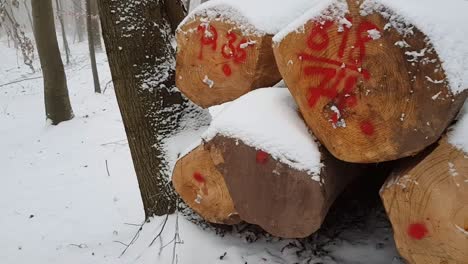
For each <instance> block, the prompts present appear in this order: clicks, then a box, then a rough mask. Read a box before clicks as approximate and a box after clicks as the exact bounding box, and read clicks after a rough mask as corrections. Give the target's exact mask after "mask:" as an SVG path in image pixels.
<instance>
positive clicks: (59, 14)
mask: <svg viewBox="0 0 468 264" xmlns="http://www.w3.org/2000/svg"><path fill="white" fill-rule="evenodd" d="M55 6H56V8H57V17H58V19H59V22H60V28H61V29H62V40H63V49H64V50H65V55H66V57H67V65H68V64H69V63H70V47H68V41H67V33H66V32H65V31H66V30H65V23H64V22H63V10H62V5H61V3H60V1H59V0H55Z"/></svg>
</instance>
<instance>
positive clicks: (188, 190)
mask: <svg viewBox="0 0 468 264" xmlns="http://www.w3.org/2000/svg"><path fill="white" fill-rule="evenodd" d="M172 183H173V185H174V188H175V190H176V191H177V193H178V194H179V195H180V196H181V198H182V199H183V200H184V202H185V203H187V205H188V206H190V208H192V209H193V210H194V211H195V212H197V213H198V214H199V215H200V216H201V217H202V218H203V219H205V220H206V221H208V222H211V223H217V224H237V223H239V222H240V219H239V216H238V214H237V212H236V210H235V209H234V204H233V202H232V199H231V196H230V195H229V191H228V190H227V187H226V184H225V182H224V179H223V176H222V175H221V174H220V173H219V172H218V170H216V168H215V167H214V164H213V161H212V160H211V157H210V152H209V151H207V150H205V148H204V146H203V145H201V146H198V147H197V148H196V149H194V150H192V151H191V152H190V153H188V154H187V155H185V156H184V157H182V158H181V159H179V161H178V162H177V164H176V166H175V168H174V172H173V176H172Z"/></svg>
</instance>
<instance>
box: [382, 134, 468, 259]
mask: <svg viewBox="0 0 468 264" xmlns="http://www.w3.org/2000/svg"><path fill="white" fill-rule="evenodd" d="M425 155H426V156H424V155H422V156H420V157H416V158H415V160H413V161H410V162H406V164H404V165H402V167H401V168H399V169H398V170H397V171H395V172H394V173H393V175H392V176H391V177H390V178H389V179H388V180H387V182H386V183H385V185H384V186H383V187H382V190H381V194H380V195H381V197H382V200H383V202H384V205H385V208H386V210H387V213H388V216H389V218H390V221H391V222H392V226H393V230H394V233H395V241H396V244H397V247H398V250H399V251H400V254H401V255H402V256H403V257H404V258H405V259H406V260H407V261H408V263H409V264H444V263H445V264H467V263H468V156H467V155H466V154H465V153H462V152H461V151H459V150H457V149H455V148H454V147H453V146H451V145H450V144H449V143H448V142H447V139H446V138H443V139H442V140H441V141H440V142H439V145H438V146H437V147H436V148H435V149H434V150H433V151H432V152H431V153H429V154H425ZM415 224H416V230H415ZM421 228H423V230H424V229H425V231H424V232H422V230H421Z"/></svg>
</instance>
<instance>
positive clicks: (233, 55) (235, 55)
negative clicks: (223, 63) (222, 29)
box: [221, 32, 247, 64]
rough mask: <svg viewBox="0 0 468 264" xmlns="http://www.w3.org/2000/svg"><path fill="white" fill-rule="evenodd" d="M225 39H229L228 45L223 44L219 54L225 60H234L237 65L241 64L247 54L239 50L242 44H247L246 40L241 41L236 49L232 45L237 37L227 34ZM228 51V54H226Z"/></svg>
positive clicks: (230, 33) (232, 33) (241, 49)
mask: <svg viewBox="0 0 468 264" xmlns="http://www.w3.org/2000/svg"><path fill="white" fill-rule="evenodd" d="M226 37H227V38H228V39H229V41H228V44H224V45H223V47H222V49H221V54H222V55H223V57H224V58H225V59H234V62H235V63H237V64H240V63H243V62H244V61H245V60H246V59H247V52H246V51H245V49H243V48H241V45H242V44H245V43H247V40H246V39H242V40H241V41H240V42H239V44H238V45H237V47H235V46H234V43H235V42H236V41H237V35H236V34H235V33H234V32H229V33H227V35H226ZM226 50H229V52H226Z"/></svg>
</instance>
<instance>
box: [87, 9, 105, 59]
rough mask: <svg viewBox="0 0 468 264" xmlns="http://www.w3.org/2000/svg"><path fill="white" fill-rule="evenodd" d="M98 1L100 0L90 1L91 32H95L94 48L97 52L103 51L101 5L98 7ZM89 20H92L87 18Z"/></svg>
mask: <svg viewBox="0 0 468 264" xmlns="http://www.w3.org/2000/svg"><path fill="white" fill-rule="evenodd" d="M97 1H98V0H90V3H91V33H92V34H93V42H94V50H95V51H97V52H101V51H102V42H101V27H100V26H99V7H98V3H97ZM88 14H89V13H88ZM88 16H89V15H88ZM87 21H90V20H89V19H87ZM88 37H89V35H88Z"/></svg>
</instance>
